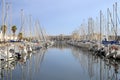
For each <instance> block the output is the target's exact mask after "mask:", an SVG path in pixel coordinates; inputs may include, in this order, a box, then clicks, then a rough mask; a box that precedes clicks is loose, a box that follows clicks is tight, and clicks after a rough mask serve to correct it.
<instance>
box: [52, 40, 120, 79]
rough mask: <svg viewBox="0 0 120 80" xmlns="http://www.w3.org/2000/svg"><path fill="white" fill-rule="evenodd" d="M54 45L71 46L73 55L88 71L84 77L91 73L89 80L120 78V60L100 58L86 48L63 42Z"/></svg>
mask: <svg viewBox="0 0 120 80" xmlns="http://www.w3.org/2000/svg"><path fill="white" fill-rule="evenodd" d="M62 44H63V45H62ZM54 47H57V48H60V49H61V48H62V49H64V48H70V49H71V51H72V55H73V56H74V57H75V58H76V59H77V60H78V61H79V64H80V65H81V67H82V69H83V71H84V73H86V74H85V75H84V77H86V76H87V75H89V78H88V80H120V61H115V60H107V59H104V58H100V57H98V56H94V55H92V54H91V53H90V52H88V51H86V50H82V49H79V48H76V47H73V46H69V47H68V45H66V44H64V43H62V42H61V43H57V44H56V45H55V46H54Z"/></svg>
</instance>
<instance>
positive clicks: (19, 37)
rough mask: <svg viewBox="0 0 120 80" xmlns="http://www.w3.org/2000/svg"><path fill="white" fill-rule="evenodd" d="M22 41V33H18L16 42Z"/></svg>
mask: <svg viewBox="0 0 120 80" xmlns="http://www.w3.org/2000/svg"><path fill="white" fill-rule="evenodd" d="M22 39H23V34H22V33H19V34H18V40H20V41H21V40H22Z"/></svg>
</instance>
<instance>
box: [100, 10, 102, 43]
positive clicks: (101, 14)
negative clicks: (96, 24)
mask: <svg viewBox="0 0 120 80" xmlns="http://www.w3.org/2000/svg"><path fill="white" fill-rule="evenodd" d="M101 33H102V11H101V10H100V42H101V40H102V39H101V36H102V34H101Z"/></svg>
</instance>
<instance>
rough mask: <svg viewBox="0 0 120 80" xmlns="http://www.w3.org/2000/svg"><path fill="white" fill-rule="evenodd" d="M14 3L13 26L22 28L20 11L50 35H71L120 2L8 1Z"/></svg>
mask: <svg viewBox="0 0 120 80" xmlns="http://www.w3.org/2000/svg"><path fill="white" fill-rule="evenodd" d="M6 1H8V2H11V3H12V17H13V18H12V19H13V24H16V25H17V26H18V27H20V23H21V22H20V14H21V13H20V10H21V9H23V10H24V14H25V16H29V15H32V21H33V24H34V21H36V20H38V19H39V21H40V23H41V25H42V26H44V28H45V29H46V31H47V33H48V34H50V35H59V34H71V33H72V31H73V30H75V29H77V28H79V27H80V25H81V23H82V22H83V20H85V22H87V19H88V18H89V17H93V18H95V17H99V11H100V10H102V11H103V13H104V14H106V11H107V8H110V9H112V5H113V4H114V3H115V2H118V6H119V5H120V4H119V3H120V1H119V0H6ZM33 27H34V26H33Z"/></svg>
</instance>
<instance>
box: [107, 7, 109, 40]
mask: <svg viewBox="0 0 120 80" xmlns="http://www.w3.org/2000/svg"><path fill="white" fill-rule="evenodd" d="M107 40H109V8H108V9H107Z"/></svg>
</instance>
